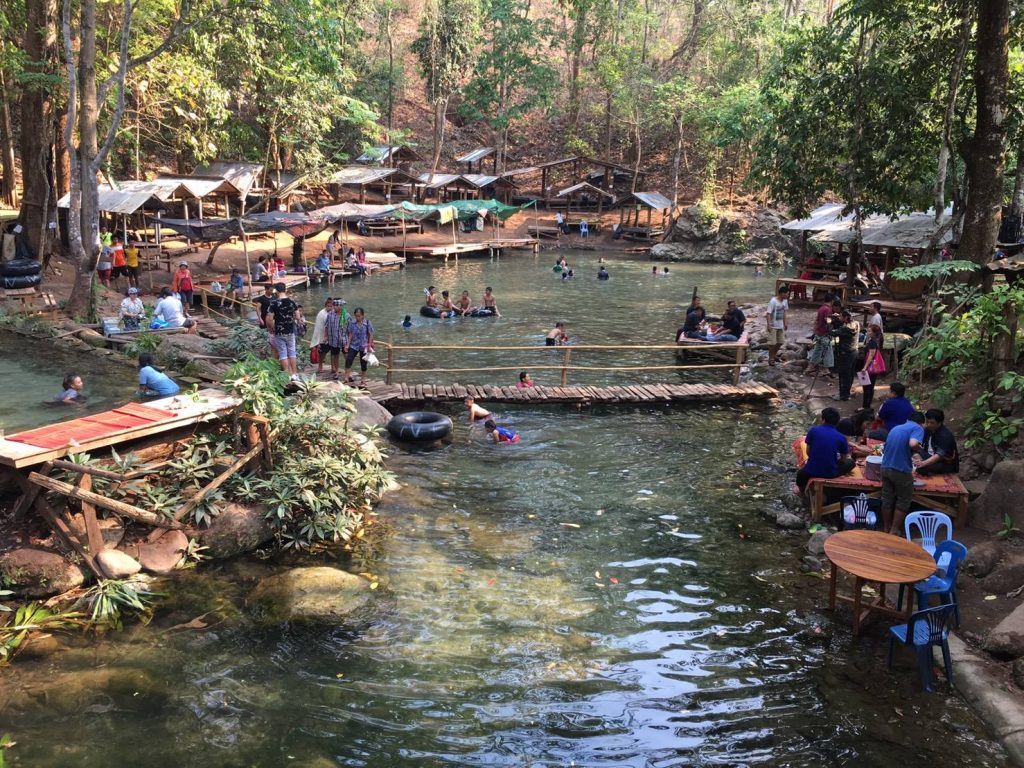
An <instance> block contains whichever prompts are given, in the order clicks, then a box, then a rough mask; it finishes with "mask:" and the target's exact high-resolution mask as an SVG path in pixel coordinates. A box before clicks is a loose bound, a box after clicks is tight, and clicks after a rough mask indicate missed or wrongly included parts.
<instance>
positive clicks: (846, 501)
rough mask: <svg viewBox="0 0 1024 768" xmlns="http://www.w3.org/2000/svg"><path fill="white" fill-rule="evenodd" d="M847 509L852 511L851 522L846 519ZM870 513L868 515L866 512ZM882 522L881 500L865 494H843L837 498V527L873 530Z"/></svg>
mask: <svg viewBox="0 0 1024 768" xmlns="http://www.w3.org/2000/svg"><path fill="white" fill-rule="evenodd" d="M847 510H850V512H852V513H853V522H852V523H851V522H850V521H848V520H847V519H846V518H847ZM869 512H870V513H871V515H869V514H868V513H869ZM880 522H882V500H881V499H873V498H871V497H870V496H868V495H867V494H864V493H862V494H860V495H859V496H843V498H841V499H840V500H839V529H840V530H843V531H848V530H853V529H854V528H868V529H870V530H875V529H876V528H878V524H879V523H880Z"/></svg>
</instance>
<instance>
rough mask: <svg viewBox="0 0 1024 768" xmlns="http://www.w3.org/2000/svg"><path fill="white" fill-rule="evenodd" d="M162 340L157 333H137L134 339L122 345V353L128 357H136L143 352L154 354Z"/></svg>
mask: <svg viewBox="0 0 1024 768" xmlns="http://www.w3.org/2000/svg"><path fill="white" fill-rule="evenodd" d="M162 342H163V339H162V338H160V334H158V333H149V332H147V331H139V332H138V333H137V334H136V335H135V337H134V338H133V339H132V340H131V341H129V342H128V343H127V344H125V345H124V353H125V354H126V355H128V356H129V357H138V356H139V355H141V354H142V353H144V352H149V353H153V352H156V350H157V348H159V346H160V344H161V343H162Z"/></svg>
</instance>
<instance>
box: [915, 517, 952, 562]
mask: <svg viewBox="0 0 1024 768" xmlns="http://www.w3.org/2000/svg"><path fill="white" fill-rule="evenodd" d="M915 525H916V526H917V528H918V530H919V531H920V532H921V546H922V547H924V551H925V552H927V553H928V554H929V555H934V554H935V534H937V533H938V532H939V529H940V528H942V527H943V526H945V528H946V538H947V539H952V538H953V521H952V520H950V519H949V515H944V514H942V513H941V512H911V513H910V514H909V515H907V516H906V518H904V520H903V533H904V535H905V536H906V537H907V541H913V540H914V537H913V536H912V535H911V530H910V529H911V526H915Z"/></svg>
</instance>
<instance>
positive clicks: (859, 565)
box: [825, 530, 935, 637]
mask: <svg viewBox="0 0 1024 768" xmlns="http://www.w3.org/2000/svg"><path fill="white" fill-rule="evenodd" d="M825 555H826V556H827V557H828V559H829V561H830V562H831V563H832V579H831V582H830V584H829V588H828V605H829V608H830V609H835V607H836V602H837V601H838V602H843V603H849V604H851V605H852V606H853V636H854V637H856V636H857V635H859V634H860V625H861V622H862V621H863V620H864V619H865V618H867V616H869V615H870V614H871V613H880V614H882V615H885V616H889V617H892V618H896V619H904V620H909V619H910V614H911V613H912V611H913V604H914V601H913V599H908V600H907V607H906V610H905V611H896V610H894V609H892V608H890V607H889V606H887V605H886V604H885V585H886V584H913V583H915V582H918V581H921V580H922V579H926V578H928V577H929V576H931V575H932V574H933V573H935V559H934V558H933V557H932V556H931V555H929V554H928V553H927V552H925V551H924V549H922V547H921V546H920V545H919V544H915V543H914V542H912V541H907V540H906V539H902V538H900V537H899V536H890V535H889V534H887V533H881V532H880V531H868V530H853V531H840V532H839V533H836V534H833V535H832V536H829V537H828V539H826V541H825ZM839 568H842V569H843V570H844V571H846V572H847V573H849V574H852V575H853V577H854V586H853V596H852V597H851V596H849V595H837V594H836V581H837V578H836V577H837V576H838V569H839ZM868 582H874V583H877V584H878V597H877V598H875V599H874V600H872V601H869V602H864V600H863V596H862V594H861V590H862V589H863V587H864V584H865V583H868Z"/></svg>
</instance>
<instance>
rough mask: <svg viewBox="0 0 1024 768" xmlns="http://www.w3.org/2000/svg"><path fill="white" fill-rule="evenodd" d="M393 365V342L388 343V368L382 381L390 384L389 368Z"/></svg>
mask: <svg viewBox="0 0 1024 768" xmlns="http://www.w3.org/2000/svg"><path fill="white" fill-rule="evenodd" d="M394 367H395V347H394V345H393V344H388V370H387V373H386V374H385V375H384V383H385V384H389V385H390V384H391V369H392V368H394Z"/></svg>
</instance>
